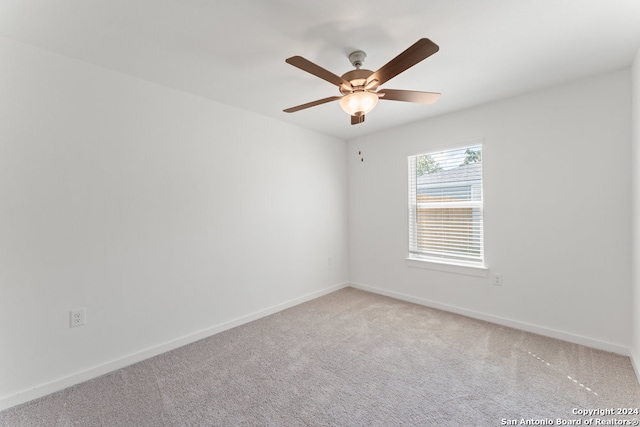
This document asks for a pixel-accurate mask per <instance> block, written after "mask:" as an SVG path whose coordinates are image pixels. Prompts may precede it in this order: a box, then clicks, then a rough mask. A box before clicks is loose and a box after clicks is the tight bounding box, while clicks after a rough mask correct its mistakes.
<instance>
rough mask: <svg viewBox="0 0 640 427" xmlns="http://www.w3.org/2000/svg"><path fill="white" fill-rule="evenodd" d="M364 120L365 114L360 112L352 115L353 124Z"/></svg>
mask: <svg viewBox="0 0 640 427" xmlns="http://www.w3.org/2000/svg"><path fill="white" fill-rule="evenodd" d="M363 122H364V114H360V115H359V116H351V124H352V125H357V124H359V123H363Z"/></svg>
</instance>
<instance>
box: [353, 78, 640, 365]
mask: <svg viewBox="0 0 640 427" xmlns="http://www.w3.org/2000/svg"><path fill="white" fill-rule="evenodd" d="M443 96H446V94H443ZM630 102H631V96H630V71H629V70H628V69H626V70H622V71H618V72H613V73H609V74H606V75H601V76H597V77H593V78H590V79H588V80H584V81H579V82H574V83H570V84H565V85H562V86H558V87H553V88H550V89H548V90H543V91H538V92H535V93H531V94H528V95H524V96H520V97H516V98H512V99H507V100H503V101H500V102H495V103H491V104H488V105H484V106H480V107H477V108H473V109H469V110H466V111H461V112H457V113H454V114H450V115H446V116H441V117H438V118H434V119H431V120H427V121H424V122H419V123H415V124H412V125H409V126H404V127H401V128H396V129H393V130H390V131H387V132H383V133H378V134H375V135H373V136H367V137H362V138H360V139H355V140H351V141H350V142H349V153H348V156H349V157H348V162H349V185H350V194H351V196H352V197H351V199H350V215H349V221H350V240H349V242H350V262H351V264H350V278H351V280H352V282H354V283H355V284H356V285H357V286H359V287H361V288H363V289H371V290H375V291H378V292H381V293H386V294H388V295H393V296H396V297H401V298H405V299H409V300H413V301H417V302H421V303H424V304H428V305H433V306H436V307H443V308H447V309H449V310H453V311H457V312H460V313H464V314H469V315H472V316H476V317H479V318H484V319H487V320H491V321H494V322H499V323H503V324H506V325H512V326H517V327H520V328H523V329H525V330H531V331H535V332H540V333H544V334H546V335H551V336H555V337H559V338H563V339H567V340H570V341H574V342H579V343H583V344H587V345H592V346H596V347H600V348H604V349H607V350H611V351H617V352H620V353H628V349H629V346H630V340H631V302H630V297H631V285H630V284H631V256H630V252H631V236H630V227H631V200H630V194H631V167H630V166H631V164H630V161H629V158H630V154H631V143H630V141H631V133H630V129H631V123H630V121H631V120H630ZM374 114H375V112H374V113H372V115H371V120H375V118H374V117H373V115H374ZM477 138H483V139H484V149H483V150H484V152H483V164H484V194H485V254H486V264H487V266H488V267H489V269H490V272H498V273H502V274H503V275H504V276H503V279H504V285H503V286H502V287H496V286H492V285H491V283H490V277H473V276H468V275H462V274H457V273H449V272H442V271H434V270H427V269H421V268H412V267H409V266H407V265H406V263H405V257H406V256H407V241H408V240H407V165H406V163H407V161H406V158H407V156H408V155H410V154H418V153H422V152H429V151H432V150H438V149H441V148H447V147H449V146H451V145H456V144H461V143H465V142H468V141H472V140H474V139H477ZM359 150H361V151H362V157H363V158H364V162H361V161H360V157H361V156H359V155H358V151H359Z"/></svg>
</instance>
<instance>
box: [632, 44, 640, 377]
mask: <svg viewBox="0 0 640 427" xmlns="http://www.w3.org/2000/svg"><path fill="white" fill-rule="evenodd" d="M631 72H632V84H633V91H632V96H633V100H632V108H631V112H632V116H631V117H632V123H631V126H632V131H633V149H632V153H633V156H632V170H633V183H632V186H633V194H632V200H633V251H632V255H633V258H632V260H633V261H632V262H633V265H632V267H633V298H632V300H631V301H632V303H631V305H632V307H633V313H632V314H633V323H632V333H633V337H632V343H631V360H632V362H633V365H634V368H635V370H636V376H637V377H638V380H639V381H640V50H639V51H638V53H637V54H636V58H635V61H634V63H633V66H632V67H631Z"/></svg>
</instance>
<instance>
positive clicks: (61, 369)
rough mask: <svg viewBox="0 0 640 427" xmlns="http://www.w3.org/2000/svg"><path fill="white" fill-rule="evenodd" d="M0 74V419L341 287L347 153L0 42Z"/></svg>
mask: <svg viewBox="0 0 640 427" xmlns="http://www.w3.org/2000/svg"><path fill="white" fill-rule="evenodd" d="M0 63H2V67H0V292H1V297H0V331H1V342H0V409H2V406H4V407H6V406H9V405H12V404H15V403H17V402H19V401H24V400H28V399H30V398H33V397H36V396H37V395H39V394H43V393H46V392H50V391H53V390H55V389H57V388H60V387H63V386H65V385H69V384H70V383H73V382H76V381H79V380H83V379H86V378H88V377H91V376H93V375H97V374H99V373H102V372H105V371H108V370H110V369H113V368H117V367H119V366H120V365H124V364H127V363H131V362H132V361H135V360H139V359H142V358H144V357H148V356H150V355H152V354H154V353H157V352H160V351H162V350H166V349H168V348H170V347H172V346H176V345H178V344H181V343H185V342H188V341H190V340H193V339H196V338H198V337H202V336H205V335H207V334H209V333H212V332H215V331H217V330H220V329H224V328H225V327H229V326H233V325H234V324H237V323H240V322H242V321H246V320H250V319H252V318H255V317H256V316H260V315H263V314H266V313H269V312H271V311H273V310H277V309H279V308H282V307H284V306H287V305H288V304H292V303H295V302H300V301H302V300H304V299H305V298H310V297H313V296H317V295H319V294H322V293H324V292H327V291H328V290H332V289H335V288H336V287H339V286H341V285H343V284H344V282H345V281H346V280H347V279H348V258H347V256H348V251H347V237H346V236H347V223H348V217H347V191H346V185H345V183H346V182H347V164H346V145H345V142H344V141H341V140H338V139H333V138H330V137H327V136H324V135H320V134H317V133H314V132H310V131H306V130H303V129H300V128H297V127H292V126H290V125H287V124H285V123H283V122H279V121H275V120H272V119H268V118H265V117H261V116H257V115H255V114H252V113H249V112H246V111H242V110H238V109H234V108H230V107H227V106H224V105H222V104H218V103H215V102H211V101H209V100H206V99H202V98H198V97H194V96H191V95H188V94H185V93H180V92H177V91H173V90H170V89H167V88H164V87H160V86H157V85H154V84H152V83H149V82H145V81H141V80H137V79H135V78H131V77H129V76H126V75H122V74H118V73H114V72H111V71H108V70H105V69H102V68H99V67H96V66H92V65H89V64H86V63H82V62H79V61H76V60H72V59H70V58H66V57H63V56H60V55H56V54H53V53H50V52H47V51H43V50H40V49H36V48H33V47H30V46H28V45H24V44H20V43H16V42H14V41H11V40H8V39H0ZM328 258H331V260H332V262H331V265H329V262H328ZM79 307H86V309H87V325H86V326H84V327H80V328H74V329H71V328H69V310H70V309H74V308H79ZM176 340H177V341H176ZM34 388H35V390H32V389H34ZM22 392H26V394H19V393H22Z"/></svg>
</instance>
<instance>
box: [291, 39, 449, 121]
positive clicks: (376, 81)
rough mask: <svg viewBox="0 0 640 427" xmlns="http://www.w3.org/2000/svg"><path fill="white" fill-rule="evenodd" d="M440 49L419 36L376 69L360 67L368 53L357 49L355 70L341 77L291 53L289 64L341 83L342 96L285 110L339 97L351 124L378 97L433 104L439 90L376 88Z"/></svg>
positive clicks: (360, 118)
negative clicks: (421, 90) (406, 47)
mask: <svg viewBox="0 0 640 427" xmlns="http://www.w3.org/2000/svg"><path fill="white" fill-rule="evenodd" d="M439 49H440V48H439V47H438V45H437V44H435V43H434V42H432V41H431V40H429V39H426V38H423V39H420V40H418V41H417V42H415V43H414V44H412V45H411V46H409V48H408V49H407V50H405V51H404V52H402V53H401V54H399V55H398V56H396V57H395V58H393V59H392V60H391V61H389V62H388V63H387V64H385V65H383V66H382V68H380V69H379V70H378V71H376V72H373V71H371V70H365V69H362V68H360V67H362V63H363V62H364V58H366V56H367V55H366V54H365V53H364V52H363V51H360V50H358V51H355V52H352V53H351V54H350V55H349V61H351V64H352V65H353V66H354V67H356V69H355V70H351V71H348V72H347V73H345V74H343V75H342V76H341V77H339V76H337V75H335V74H333V73H332V72H331V71H328V70H325V69H324V68H322V67H320V66H319V65H316V64H314V63H313V62H311V61H309V60H308V59H304V58H303V57H301V56H292V57H291V58H288V59H287V60H286V62H287V63H288V64H291V65H293V66H294V67H298V68H300V69H301V70H303V71H306V72H308V73H311V74H313V75H314V76H317V77H320V78H321V79H323V80H326V81H328V82H329V83H332V84H334V85H336V86H338V89H339V90H340V93H342V96H330V97H328V98H323V99H318V100H317V101H312V102H308V103H306V104H302V105H298V106H296V107H291V108H287V109H286V110H284V112H285V113H293V112H296V111H300V110H304V109H305V108H309V107H315V106H316V105H321V104H325V103H327V102H331V101H338V100H340V107H342V109H343V110H344V111H345V112H346V113H347V114H349V115H350V116H351V124H352V125H355V124H358V123H362V122H364V115H365V114H367V113H369V112H370V111H371V110H373V108H374V107H375V106H376V104H377V103H378V99H386V100H390V101H405V102H416V103H419V104H433V103H434V102H436V101H437V100H438V98H440V94H439V93H435V92H419V91H413V90H398V89H380V90H378V91H377V92H376V90H377V89H378V87H379V86H381V85H383V84H384V83H386V82H387V81H389V80H391V79H392V78H394V77H395V76H397V75H398V74H400V73H402V72H403V71H405V70H407V69H408V68H410V67H413V66H414V65H416V64H417V63H418V62H420V61H422V60H424V59H426V58H428V57H429V56H431V55H433V54H434V53H436V52H437V51H438V50H439Z"/></svg>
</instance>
